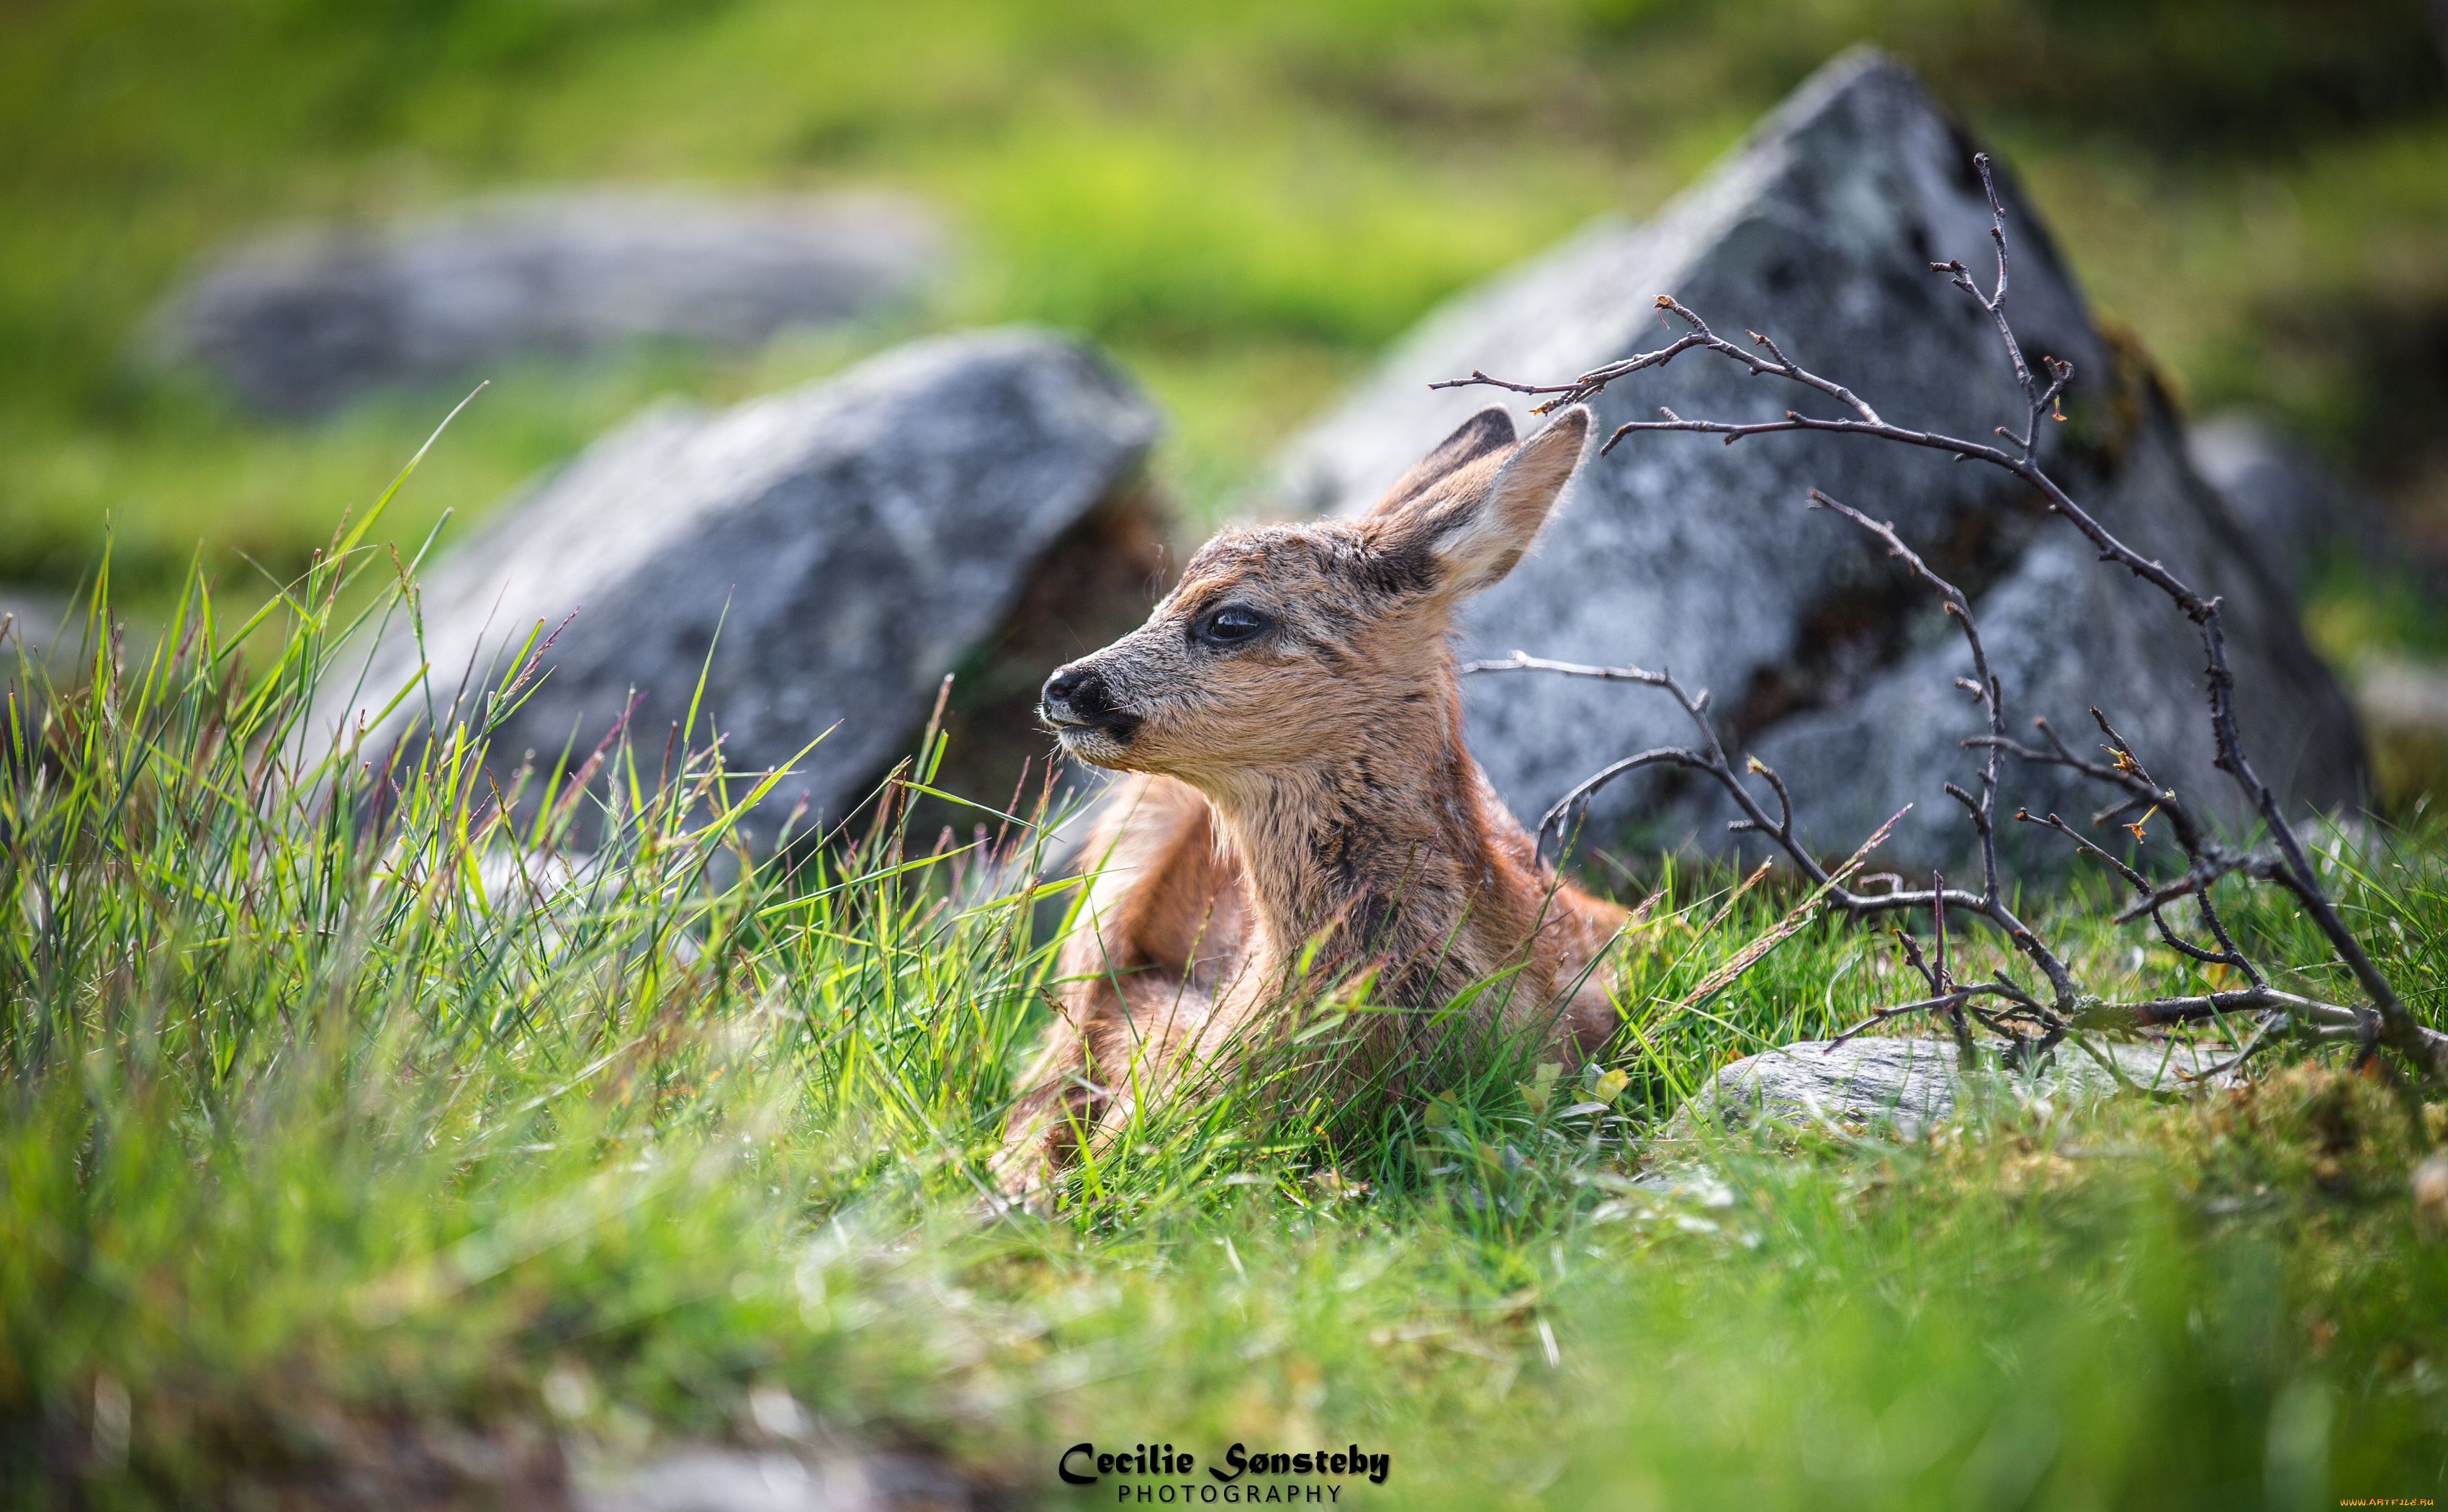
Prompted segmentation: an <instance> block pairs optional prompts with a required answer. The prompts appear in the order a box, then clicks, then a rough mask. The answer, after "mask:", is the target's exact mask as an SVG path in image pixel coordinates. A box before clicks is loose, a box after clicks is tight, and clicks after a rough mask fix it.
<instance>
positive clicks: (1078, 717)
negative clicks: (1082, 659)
mask: <svg viewBox="0 0 2448 1512" xmlns="http://www.w3.org/2000/svg"><path fill="white" fill-rule="evenodd" d="M1037 706H1038V712H1039V713H1040V714H1042V715H1043V716H1044V717H1045V722H1046V723H1048V724H1052V725H1066V724H1102V723H1105V722H1106V721H1107V720H1108V719H1109V718H1111V717H1112V715H1113V712H1114V700H1113V695H1112V693H1111V692H1110V691H1109V690H1108V689H1107V688H1106V686H1105V679H1103V678H1102V677H1100V676H1099V675H1098V673H1097V670H1096V669H1095V668H1094V667H1086V666H1081V665H1080V664H1078V663H1077V662H1074V663H1073V664H1072V665H1070V666H1067V667H1057V668H1055V669H1054V676H1052V677H1050V678H1047V679H1045V687H1044V688H1043V690H1042V692H1041V693H1040V694H1039V696H1038V704H1037Z"/></svg>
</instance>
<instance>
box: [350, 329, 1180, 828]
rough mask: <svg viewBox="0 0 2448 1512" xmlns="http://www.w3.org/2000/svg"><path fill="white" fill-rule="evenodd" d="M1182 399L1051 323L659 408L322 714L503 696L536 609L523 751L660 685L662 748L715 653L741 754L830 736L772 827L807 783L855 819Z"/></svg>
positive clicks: (507, 722)
mask: <svg viewBox="0 0 2448 1512" xmlns="http://www.w3.org/2000/svg"><path fill="white" fill-rule="evenodd" d="M1159 424H1160V422H1159V420H1158V417H1157V412H1156V411H1155V410H1154V408H1153V407H1152V406H1151V405H1150V403H1149V402H1148V400H1147V399H1146V398H1145V397H1143V396H1142V395H1141V394H1139V393H1138V391H1137V390H1135V389H1134V388H1132V387H1131V386H1130V384H1129V383H1128V382H1127V381H1126V380H1125V379H1123V378H1122V377H1121V376H1120V375H1119V374H1118V373H1115V372H1114V370H1113V369H1111V368H1110V367H1108V366H1107V365H1106V364H1105V363H1104V362H1103V361H1102V360H1101V359H1100V358H1099V357H1098V356H1097V355H1096V354H1094V353H1093V352H1091V351H1089V350H1088V349H1086V348H1084V347H1082V346H1081V345H1079V344H1077V343H1075V342H1072V341H1070V340H1067V339H1065V338H1062V337H1060V336H1056V335H1050V334H1047V333H1042V332H1038V331H1031V330H999V331H988V332H982V333H976V334H970V335H956V336H946V337H939V338H934V339H930V340H926V341H920V342H915V343H912V344H910V345H908V346H905V347H902V348H899V349H897V350H895V351H892V352H889V353H887V354H884V355H882V356H879V357H875V358H873V359H871V360H870V361H868V362H866V363H863V364H861V365H859V366H858V367H856V368H853V369H851V371H850V372H848V373H844V374H842V375H841V376H839V377H837V378H833V379H830V380H827V381H824V382H819V383H814V384H811V385H808V386H806V387H804V388H800V389H796V390H793V391H791V392H784V393H779V394H775V395H772V396H770V397H766V398H762V399H757V400H754V401H751V402H749V403H746V404H742V405H740V406H738V407H737V408H736V409H732V410H728V411H720V412H717V413H706V412H702V411H695V410H691V409H687V408H683V407H680V406H677V405H675V406H669V407H665V408H662V409H658V410H655V411H649V412H648V413H646V414H643V415H641V416H640V417H639V418H638V419H636V420H634V421H632V422H631V423H629V424H628V425H627V426H625V427H623V428H622V429H621V430H619V431H614V432H613V433H612V434H610V435H608V436H606V437H604V438H603V439H602V440H601V441H599V442H597V443H596V444H595V445H594V446H593V447H591V448H590V449H588V450H586V451H585V452H584V453H583V454H582V455H581V456H580V457H579V458H578V459H577V460H576V461H574V462H572V463H570V464H569V466H568V467H566V468H565V469H563V470H562V471H561V472H559V473H558V474H556V475H554V476H552V477H550V478H548V479H546V480H545V482H544V483H543V484H542V485H541V486H539V487H538V488H535V489H534V490H533V491H532V492H531V493H529V494H528V495H527V496H526V497H525V498H524V499H521V500H519V501H517V502H515V503H513V504H511V505H509V506H507V507H506V508H505V509H504V510H503V511H502V513H501V515H500V517H499V518H498V519H496V520H495V521H494V522H493V523H492V524H491V525H490V526H488V527H487V528H486V529H485V530H484V531H483V532H482V533H481V534H479V535H478V536H477V537H475V538H474V539H472V540H470V541H469V542H468V543H467V544H466V545H462V546H460V547H459V548H457V549H456V550H454V551H452V552H451V553H450V554H449V556H448V557H447V558H446V559H444V560H443V561H441V562H440V563H438V564H437V565H434V566H433V567H432V568H431V569H430V570H429V571H427V572H426V573H424V574H423V577H422V583H421V588H422V613H423V621H424V643H423V647H422V650H421V651H420V649H419V647H418V645H417V644H416V642H415V641H413V640H412V639H411V638H410V637H409V636H408V635H407V634H406V633H405V630H404V627H402V626H399V625H396V624H394V625H393V626H392V628H391V632H390V635H389V637H388V639H387V640H385V641H382V642H381V643H380V644H379V645H378V646H377V647H376V649H375V650H374V652H373V655H372V658H371V660H370V662H369V670H368V673H367V675H366V676H365V677H364V678H363V679H362V681H361V682H360V683H358V685H357V686H355V687H354V688H353V689H352V690H350V692H349V693H348V694H347V695H346V697H345V698H342V699H335V700H334V702H333V703H331V704H330V705H327V707H326V708H325V709H324V710H322V711H320V714H319V718H318V721H317V722H318V724H319V726H320V727H321V728H322V729H323V730H324V731H326V732H330V731H334V730H335V729H341V728H353V727H354V725H355V724H356V722H357V721H358V720H359V719H360V718H370V717H371V716H372V715H373V713H374V712H376V711H379V710H380V709H382V708H383V707H384V706H385V705H386V704H388V703H389V702H390V700H391V699H392V696H393V694H395V693H396V692H397V691H398V690H399V689H400V688H402V687H403V686H410V685H411V684H413V686H414V692H413V693H412V694H411V697H410V698H409V699H407V700H406V701H405V703H404V704H403V705H402V710H403V712H402V713H400V714H397V715H394V716H393V717H392V721H391V723H390V724H389V725H388V726H387V727H383V728H378V729H377V730H376V731H375V732H374V735H373V740H372V741H371V742H370V743H371V745H372V746H373V748H374V749H381V748H382V747H383V746H384V745H385V744H387V742H388V741H389V740H391V739H393V738H397V737H403V736H406V735H408V734H410V733H411V730H413V729H414V728H416V727H417V726H420V725H431V724H445V723H447V722H448V721H449V720H451V719H453V718H477V717H478V716H480V715H481V713H482V710H483V708H484V704H485V698H486V694H487V690H489V689H491V688H493V687H495V686H497V685H498V684H499V683H500V681H501V679H503V677H504V675H505V674H506V673H507V670H508V667H509V664H510V663H509V659H510V658H511V657H512V656H514V655H515V654H516V652H517V649H518V647H519V646H520V645H521V644H522V643H524V642H525V641H526V640H527V639H528V637H529V636H530V635H531V634H536V635H538V638H539V639H540V640H542V639H545V638H546V637H548V638H549V642H548V644H547V645H546V646H545V649H544V650H543V651H542V652H541V653H540V655H541V668H542V675H541V678H540V679H539V680H538V681H536V682H535V683H534V684H533V685H532V691H531V692H529V693H528V694H527V696H526V701H525V702H524V703H523V704H521V705H519V706H518V707H517V709H516V710H515V711H514V712H513V713H511V714H509V715H508V716H507V718H506V719H504V721H503V722H502V723H501V724H500V725H499V727H498V728H497V730H496V732H495V735H494V737H493V746H492V750H493V753H494V756H495V765H496V766H497V768H501V767H512V766H515V765H517V764H518V762H519V761H521V760H522V759H525V758H526V755H527V753H529V752H532V753H533V758H534V759H535V761H536V762H537V764H538V765H539V766H540V767H550V766H551V765H553V764H554V763H555V762H556V761H557V760H559V759H560V757H561V754H562V753H563V752H564V750H569V749H572V748H573V747H574V756H573V759H583V756H584V755H585V754H586V752H588V751H589V750H591V749H592V748H593V747H594V745H595V743H596V742H597V741H598V740H599V739H600V738H601V737H602V736H603V734H604V733H605V731H606V730H608V729H609V728H610V727H611V726H612V724H613V721H614V720H615V719H616V718H618V717H619V715H620V714H621V712H622V709H623V708H624V707H625V706H626V705H627V704H628V702H629V699H630V697H631V694H632V691H633V690H634V691H635V692H636V693H637V694H639V695H641V698H642V701H641V703H640V705H639V708H638V711H637V714H636V715H635V717H634V721H633V723H632V726H631V729H632V731H633V732H636V737H637V739H638V740H639V741H641V743H642V744H645V745H650V746H652V747H654V748H656V749H660V747H661V746H662V744H663V742H664V739H665V733H666V732H667V731H668V730H669V728H670V727H671V726H672V725H673V724H674V723H676V722H678V721H679V720H682V719H684V718H686V717H687V714H688V709H689V705H690V701H691V699H692V698H693V697H695V696H696V691H697V687H698V676H699V671H700V668H702V669H703V671H704V694H703V708H702V713H701V715H700V724H699V727H698V731H697V732H696V733H697V737H698V742H699V743H702V741H703V740H704V738H705V736H706V730H707V729H708V728H709V727H710V728H712V729H714V730H718V731H719V732H720V733H721V735H722V737H723V741H724V745H723V750H724V754H725V757H726V761H727V764H728V766H729V767H730V769H731V770H733V771H735V772H738V771H744V770H745V771H759V770H771V769H774V768H776V767H779V766H781V765H782V764H784V763H785V762H789V761H791V760H792V759H793V757H794V756H796V755H797V753H798V752H799V751H800V750H801V748H802V747H804V746H806V745H807V744H808V743H809V742H810V741H812V740H815V739H816V738H817V737H819V736H822V737H824V738H823V741H822V743H821V744H819V745H818V746H817V747H816V748H815V750H814V751H813V753H812V754H810V755H809V756H806V757H805V758H804V759H801V760H799V761H798V762H797V763H796V765H795V767H794V772H793V775H791V776H790V777H789V778H788V779H786V780H785V781H784V782H783V783H782V784H781V785H780V786H779V787H777V788H776V789H775V792H774V794H772V796H771V797H770V798H769V800H768V801H767V803H766V805H765V808H764V810H763V813H764V815H765V817H766V820H767V821H768V824H767V828H766V830H765V837H767V838H770V837H771V834H772V829H771V824H770V821H772V820H773V819H776V818H778V817H780V816H781V815H784V814H787V813H790V812H791V810H792V809H793V808H794V806H796V805H798V804H801V803H805V805H806V806H807V809H808V816H807V821H806V822H807V823H813V822H815V821H817V820H819V819H825V818H838V817H840V816H841V814H842V813H843V812H844V811H845V810H846V809H847V808H848V807H849V806H850V805H851V803H853V802H855V801H856V800H857V799H858V798H859V797H861V796H862V795H863V794H865V793H866V791H867V787H868V784H869V783H870V780H871V779H872V778H874V777H875V776H876V775H879V774H880V772H881V771H882V770H883V769H884V768H885V767H886V766H887V765H888V764H889V762H890V761H891V760H892V759H893V758H895V757H896V756H900V755H901V754H903V753H904V752H906V751H907V750H908V741H909V739H910V737H911V736H912V734H913V733H914V732H915V731H916V729H917V728H918V727H919V725H920V724H921V723H922V722H923V721H924V720H925V718H927V715H928V709H929V708H930V707H931V705H932V703H933V700H934V698H935V695H936V690H937V687H938V685H939V684H940V682H941V681H942V679H943V678H944V677H945V675H946V674H947V673H949V672H951V671H953V670H954V669H955V668H956V667H959V666H961V665H963V663H964V661H965V659H969V658H971V657H972V656H973V654H976V653H978V652H980V650H981V648H982V647H991V646H992V644H993V643H994V642H995V641H996V640H997V637H998V632H999V631H1000V630H1002V629H1003V628H1004V627H1005V626H1006V625H1007V622H1009V620H1010V619H1011V617H1012V615H1013V611H1014V609H1015V606H1016V605H1019V604H1021V603H1022V601H1023V598H1024V597H1026V596H1028V593H1029V590H1030V589H1031V587H1032V584H1034V582H1035V575H1037V574H1040V573H1042V571H1043V570H1044V567H1045V565H1046V564H1047V563H1048V562H1049V561H1058V560H1059V559H1060V558H1061V554H1062V553H1061V547H1062V545H1063V544H1064V543H1065V542H1066V541H1070V540H1074V539H1085V540H1086V541H1087V542H1088V543H1089V544H1090V545H1091V546H1092V547H1094V546H1097V544H1098V543H1100V542H1102V541H1104V540H1105V539H1106V538H1107V536H1108V535H1109V534H1110V526H1109V524H1108V516H1109V515H1110V513H1111V511H1112V510H1113V509H1114V508H1115V507H1117V501H1120V502H1122V503H1124V504H1127V503H1129V502H1130V501H1132V500H1134V499H1136V498H1138V497H1139V495H1138V494H1137V493H1135V492H1134V488H1133V485H1134V483H1135V480H1136V478H1137V475H1138V464H1139V461H1140V458H1141V457H1142V456H1143V454H1144V453H1145V452H1146V450H1147V449H1148V447H1149V446H1150V444H1151V443H1153V442H1154V440H1155V439H1156V436H1157V431H1158V429H1159ZM1083 529H1084V530H1086V531H1087V532H1088V534H1087V536H1086V537H1084V538H1081V536H1080V532H1081V530H1083ZM1100 549H1101V548H1100ZM1144 606H1145V605H1144V601H1143V600H1139V601H1138V602H1136V603H1128V604H1124V605H1122V606H1121V607H1120V611H1119V616H1118V618H1121V619H1123V620H1125V621H1126V622H1127V620H1128V619H1130V618H1135V617H1136V616H1137V615H1138V613H1142V612H1144ZM1074 608H1075V609H1076V610H1077V611H1078V612H1080V613H1082V614H1088V613H1093V612H1094V611H1095V610H1096V608H1097V606H1096V605H1095V604H1090V603H1078V604H1075V605H1074ZM564 621H565V622H564ZM709 653H711V660H709ZM1058 660H1059V659H1058ZM420 661H422V662H423V663H424V664H425V665H426V666H428V667H429V668H430V670H429V671H426V672H424V673H422V674H420V673H419V671H418V668H419V664H420ZM1051 665H1052V662H1051V661H1043V662H1042V663H1033V664H1032V668H1031V671H1030V676H1031V678H1032V679H1033V678H1042V677H1043V676H1044V672H1045V669H1046V667H1048V666H1051ZM989 680H991V679H989ZM1032 685H1033V683H1032ZM829 730H830V731H831V732H832V733H831V734H827V733H826V732H827V731H829ZM1005 733H1006V735H1008V736H1012V737H1018V738H1029V737H1027V735H1026V732H1025V729H1024V727H1021V728H1019V729H1018V730H1017V731H1015V732H1005ZM1043 750H1044V742H1043V740H1042V737H1038V738H1035V739H1034V751H1035V753H1036V754H1037V755H1039V756H1041V757H1042V754H1043ZM978 795H980V796H982V797H985V799H986V800H987V801H990V802H994V803H996V804H997V805H998V806H1000V804H1001V803H1003V802H1004V801H1007V800H1008V798H1009V790H1008V788H1006V789H1005V790H1004V791H1003V792H998V793H993V794H978ZM803 828H804V825H803Z"/></svg>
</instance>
